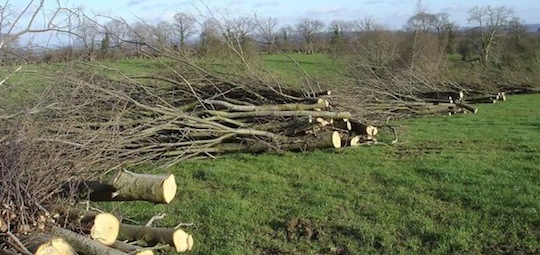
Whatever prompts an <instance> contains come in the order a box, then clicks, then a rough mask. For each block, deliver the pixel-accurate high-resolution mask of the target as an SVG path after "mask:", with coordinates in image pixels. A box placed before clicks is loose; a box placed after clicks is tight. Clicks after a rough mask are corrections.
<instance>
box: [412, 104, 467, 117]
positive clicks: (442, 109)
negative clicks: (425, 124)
mask: <svg viewBox="0 0 540 255" xmlns="http://www.w3.org/2000/svg"><path fill="white" fill-rule="evenodd" d="M411 111H412V112H413V113H414V114H416V115H432V114H445V115H452V113H455V112H457V107H456V105H455V104H438V105H430V106H423V107H417V108H415V109H411Z"/></svg>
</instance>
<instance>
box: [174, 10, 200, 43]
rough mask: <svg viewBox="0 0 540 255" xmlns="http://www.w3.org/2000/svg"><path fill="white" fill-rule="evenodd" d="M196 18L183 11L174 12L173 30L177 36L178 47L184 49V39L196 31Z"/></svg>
mask: <svg viewBox="0 0 540 255" xmlns="http://www.w3.org/2000/svg"><path fill="white" fill-rule="evenodd" d="M195 25H196V20H195V18H194V17H193V16H192V15H189V14H187V13H184V12H179V13H176V14H175V15H174V17H173V26H174V32H175V33H176V35H177V36H178V37H179V38H178V39H179V43H180V45H179V46H180V49H181V50H184V46H185V44H186V39H187V38H189V37H190V36H192V35H194V34H196V33H197V29H196V28H195Z"/></svg>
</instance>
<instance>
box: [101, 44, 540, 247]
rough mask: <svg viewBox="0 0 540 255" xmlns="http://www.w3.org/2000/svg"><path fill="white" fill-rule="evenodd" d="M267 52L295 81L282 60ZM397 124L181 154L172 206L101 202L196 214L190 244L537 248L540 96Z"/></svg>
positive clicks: (170, 221) (313, 71) (317, 74)
mask: <svg viewBox="0 0 540 255" xmlns="http://www.w3.org/2000/svg"><path fill="white" fill-rule="evenodd" d="M293 57H294V58H296V59H297V60H298V61H299V63H300V65H301V66H302V67H303V68H304V69H305V70H306V72H307V73H308V74H310V75H312V76H313V77H314V78H317V79H323V80H327V81H332V80H335V79H338V76H339V72H340V71H341V70H342V67H341V66H339V64H336V65H332V61H331V60H330V59H329V58H328V57H325V56H322V55H293ZM263 61H264V64H265V65H266V66H267V68H268V69H270V70H272V71H273V72H275V73H276V74H277V75H279V76H281V77H283V78H284V79H287V80H289V81H290V82H291V83H295V82H301V80H302V79H301V78H299V74H298V71H297V69H296V68H295V64H294V63H292V62H290V61H289V60H288V59H287V58H285V57H283V56H272V55H266V56H263ZM112 65H113V66H115V67H116V68H118V69H120V70H121V71H123V72H125V73H127V74H131V73H133V74H144V73H145V72H152V70H154V69H155V64H154V63H148V62H147V61H137V60H128V61H121V62H118V63H112ZM295 79H296V80H295ZM392 124H394V125H400V128H399V129H398V136H399V143H398V144H396V145H394V146H386V145H375V146H364V147H361V148H356V149H344V150H325V151H316V152H310V153H285V154H282V155H271V154H266V155H259V156H255V155H248V154H239V155H232V156H227V157H224V158H220V159H216V160H206V161H192V162H185V163H182V164H179V165H176V166H174V167H172V168H170V169H168V170H167V171H168V172H171V173H173V174H174V175H175V177H176V180H177V184H178V187H179V190H178V193H177V198H176V199H175V200H173V202H172V204H170V205H152V204H149V203H145V202H121V203H105V204H103V206H105V207H106V208H107V209H108V210H111V211H113V212H115V213H118V214H119V215H125V216H129V217H131V218H132V219H133V220H135V221H138V222H139V223H141V224H144V223H145V222H146V221H147V220H148V219H150V218H151V217H152V216H154V215H156V214H158V213H167V214H168V217H166V218H165V219H164V220H161V221H159V222H158V225H160V226H168V227H173V226H176V225H177V224H178V223H181V222H183V223H193V225H192V226H186V227H184V229H185V230H186V231H188V232H189V233H191V234H193V236H194V238H195V246H194V250H193V251H192V252H191V254H336V255H337V254H378V253H383V254H535V253H536V254H538V253H540V96H539V95H523V96H509V97H508V101H507V102H501V103H497V104H493V105H479V112H478V114H476V115H460V116H452V117H428V118H418V119H409V120H402V121H399V122H397V123H392ZM134 171H139V172H153V173H157V172H158V171H157V170H154V169H153V168H151V167H144V168H139V169H134ZM294 223H302V224H296V225H295V224H294Z"/></svg>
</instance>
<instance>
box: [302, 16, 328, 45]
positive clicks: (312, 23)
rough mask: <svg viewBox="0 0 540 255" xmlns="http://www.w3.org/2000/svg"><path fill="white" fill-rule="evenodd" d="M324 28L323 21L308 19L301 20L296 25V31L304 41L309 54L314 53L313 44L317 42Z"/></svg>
mask: <svg viewBox="0 0 540 255" xmlns="http://www.w3.org/2000/svg"><path fill="white" fill-rule="evenodd" d="M323 26H324V24H323V22H322V21H320V20H315V19H308V18H304V19H301V20H300V21H299V22H298V23H297V24H296V31H297V32H298V33H299V34H300V35H301V36H302V38H303V39H304V42H305V44H306V45H305V46H306V50H307V52H308V53H314V51H315V50H314V48H313V42H315V40H316V39H317V37H318V36H319V35H320V33H321V30H322V28H323Z"/></svg>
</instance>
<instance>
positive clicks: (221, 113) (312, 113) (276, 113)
mask: <svg viewBox="0 0 540 255" xmlns="http://www.w3.org/2000/svg"><path fill="white" fill-rule="evenodd" d="M205 112H206V113H208V114H211V115H214V117H218V116H219V117H226V118H232V119H234V118H246V117H264V116H275V117H291V116H312V117H327V118H332V119H350V118H351V117H352V115H351V113H349V112H328V111H256V112H226V111H212V110H208V111H205ZM214 117H210V118H206V119H205V120H215V119H217V118H214Z"/></svg>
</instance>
